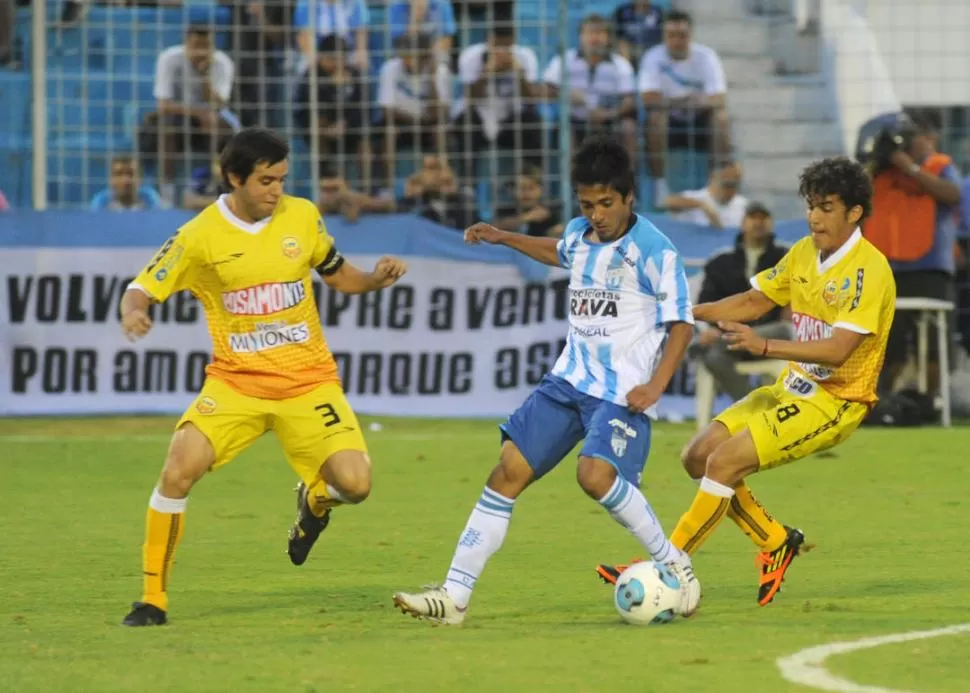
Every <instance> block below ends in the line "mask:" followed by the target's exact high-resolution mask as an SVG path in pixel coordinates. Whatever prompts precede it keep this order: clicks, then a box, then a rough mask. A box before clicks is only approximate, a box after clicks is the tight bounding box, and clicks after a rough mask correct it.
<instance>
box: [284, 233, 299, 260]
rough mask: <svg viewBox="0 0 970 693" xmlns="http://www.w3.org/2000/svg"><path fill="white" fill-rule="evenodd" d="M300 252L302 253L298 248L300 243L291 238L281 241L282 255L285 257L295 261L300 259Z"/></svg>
mask: <svg viewBox="0 0 970 693" xmlns="http://www.w3.org/2000/svg"><path fill="white" fill-rule="evenodd" d="M301 252H303V251H302V249H301V248H300V243H299V241H297V240H296V239H295V238H293V236H287V237H286V238H284V239H283V254H284V255H285V256H286V257H288V258H290V259H291V260H295V259H297V258H298V257H300V253H301Z"/></svg>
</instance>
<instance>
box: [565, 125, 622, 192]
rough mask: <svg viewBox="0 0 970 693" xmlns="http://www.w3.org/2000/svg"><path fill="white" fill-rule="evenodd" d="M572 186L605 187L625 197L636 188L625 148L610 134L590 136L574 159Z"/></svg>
mask: <svg viewBox="0 0 970 693" xmlns="http://www.w3.org/2000/svg"><path fill="white" fill-rule="evenodd" d="M572 178H573V185H574V186H578V185H605V186H607V187H610V188H613V189H614V190H616V191H617V192H618V193H620V195H622V196H623V197H626V196H627V195H629V194H630V193H631V192H633V189H634V188H635V187H636V178H635V176H634V174H633V161H632V160H631V159H630V152H628V151H627V149H626V147H624V146H623V144H622V143H621V142H620V141H619V140H618V139H616V138H615V137H612V136H610V135H594V136H592V137H587V138H586V140H585V141H584V142H583V144H582V146H580V148H579V150H578V151H577V152H576V154H575V155H574V156H573V170H572Z"/></svg>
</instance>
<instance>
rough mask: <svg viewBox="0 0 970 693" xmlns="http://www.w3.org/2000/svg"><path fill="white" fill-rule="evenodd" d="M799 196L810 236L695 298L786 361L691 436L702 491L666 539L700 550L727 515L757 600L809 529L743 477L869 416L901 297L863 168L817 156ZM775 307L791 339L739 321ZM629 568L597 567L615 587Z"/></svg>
mask: <svg viewBox="0 0 970 693" xmlns="http://www.w3.org/2000/svg"><path fill="white" fill-rule="evenodd" d="M799 193H800V194H801V195H802V197H803V198H804V199H805V201H806V203H807V205H808V224H809V228H810V230H811V235H810V236H809V237H806V238H803V239H801V240H800V241H799V242H798V243H796V244H795V245H794V246H793V247H792V249H791V250H790V251H789V252H788V253H787V254H786V255H785V257H784V258H782V259H781V260H780V261H779V262H778V264H777V265H775V267H773V268H772V269H769V270H766V271H764V272H762V273H760V274H758V275H757V276H755V277H753V278H752V279H751V289H749V290H748V291H746V292H745V293H742V294H736V295H734V296H730V297H728V298H725V299H723V300H721V301H716V302H714V303H706V304H700V305H697V306H694V317H695V319H697V320H703V321H706V322H710V323H717V325H718V327H719V328H720V329H721V330H722V331H723V332H724V334H723V339H725V340H726V341H727V342H728V343H729V345H730V346H729V348H731V349H733V350H737V351H747V352H749V353H751V354H755V355H757V356H761V357H765V358H774V359H786V360H788V362H789V363H788V368H787V369H786V370H785V372H784V373H782V375H781V376H780V377H779V378H778V380H777V382H775V384H774V385H771V386H768V387H762V388H758V389H756V390H754V391H753V392H751V393H750V394H749V395H748V396H747V397H745V398H744V399H742V400H741V401H739V402H737V403H735V404H734V405H733V406H731V407H729V408H728V409H726V410H725V411H724V412H723V413H721V414H720V415H719V416H718V417H716V418H715V420H714V421H713V422H712V423H711V424H710V425H708V426H707V427H706V428H705V429H704V430H703V431H701V432H700V433H698V434H697V436H695V437H694V439H693V440H691V441H690V443H688V445H687V447H686V448H685V449H684V452H683V455H682V459H683V463H684V467H685V468H686V470H687V472H688V473H689V474H690V475H691V477H693V478H694V479H696V480H699V482H700V490H698V492H697V495H696V497H695V498H694V502H693V504H692V505H691V506H690V509H689V510H688V511H687V512H686V513H685V514H684V515H683V516H682V517H681V518H680V522H679V523H678V524H677V527H676V528H675V529H674V532H673V536H672V537H671V542H672V543H673V544H674V545H675V546H677V547H678V548H680V549H682V550H684V551H686V552H687V553H688V554H693V553H694V552H696V551H697V550H698V549H699V548H700V547H701V545H702V544H703V543H704V541H705V540H706V539H707V537H708V536H710V534H711V533H712V532H713V531H714V530H715V529H716V528H717V526H718V525H719V524H720V522H721V520H723V519H724V516H725V515H727V516H728V517H730V518H731V520H733V521H734V523H735V524H736V525H737V526H738V527H740V528H741V530H742V531H743V532H744V533H745V534H747V535H748V537H750V538H751V540H752V541H753V542H754V543H755V544H756V545H757V546H758V548H759V549H760V553H759V563H760V566H761V571H760V572H761V576H760V581H759V586H758V603H759V604H760V605H762V606H764V605H766V604H768V603H769V602H771V600H772V599H773V598H774V596H775V594H776V593H777V592H778V590H779V588H780V587H781V582H782V579H783V578H784V576H785V571H787V570H788V567H789V565H791V562H792V559H794V558H795V557H796V556H798V554H799V551H800V550H801V549H802V548H803V544H804V542H805V537H804V535H803V534H802V532H801V531H800V530H797V529H793V528H790V527H787V526H785V525H783V524H781V523H780V522H778V521H777V520H775V519H774V518H773V517H772V516H771V515H769V514H768V512H767V511H766V510H765V509H764V508H763V507H762V506H761V504H760V503H759V502H758V501H757V500H755V497H754V496H753V495H752V494H751V490H750V489H749V488H748V485H747V482H746V481H745V478H746V477H747V476H749V475H751V474H754V473H756V472H759V471H764V470H768V469H773V468H775V467H778V466H781V465H783V464H786V463H788V462H791V461H793V460H797V459H800V458H802V457H806V456H807V455H810V454H812V453H814V452H818V451H820V450H824V449H826V448H830V447H832V446H833V445H837V444H838V443H840V442H842V441H843V440H845V439H846V438H848V437H849V436H850V435H851V434H852V432H853V431H854V430H855V429H856V427H858V426H859V424H860V423H862V420H863V419H864V418H865V417H866V414H867V413H868V411H869V409H870V408H871V407H872V406H873V405H874V404H875V403H876V380H877V379H878V377H879V371H880V369H881V367H882V362H883V358H884V356H885V352H886V340H887V338H888V336H889V328H890V325H891V324H892V321H893V314H894V312H895V302H896V284H895V281H894V280H893V275H892V272H891V271H890V269H889V263H888V262H887V261H886V258H885V257H884V256H883V255H882V253H880V252H879V251H878V250H876V248H875V247H874V246H873V245H872V244H871V243H869V241H867V240H866V239H865V238H863V236H862V233H861V231H860V229H859V225H860V224H861V222H862V220H863V219H864V218H865V217H866V216H867V215H868V214H869V211H870V206H871V197H872V190H871V187H870V184H869V179H868V177H867V176H866V174H865V172H864V171H863V169H862V167H861V166H859V165H858V164H857V163H855V162H853V161H850V160H849V159H846V158H842V157H840V158H834V159H825V160H823V161H820V162H817V163H814V164H812V165H811V166H809V167H808V168H806V169H805V170H804V171H803V172H802V175H801V179H800V186H799ZM776 305H779V306H791V312H792V323H793V326H794V331H795V340H794V341H789V340H781V339H765V338H763V337H760V336H759V335H758V334H757V333H756V332H755V331H754V330H752V329H751V328H750V327H748V326H746V325H744V324H743V323H745V322H748V321H751V320H755V319H757V318H758V317H760V316H762V315H764V314H765V313H767V312H768V311H769V310H771V309H772V308H774V307H775V306H776ZM805 548H807V546H806V547H805ZM625 567H626V566H610V565H600V566H598V567H597V572H598V573H599V575H600V577H602V578H603V579H604V580H605V581H607V582H609V583H615V582H616V578H617V576H618V575H619V574H620V573H621V572H622V571H623V569H624V568H625Z"/></svg>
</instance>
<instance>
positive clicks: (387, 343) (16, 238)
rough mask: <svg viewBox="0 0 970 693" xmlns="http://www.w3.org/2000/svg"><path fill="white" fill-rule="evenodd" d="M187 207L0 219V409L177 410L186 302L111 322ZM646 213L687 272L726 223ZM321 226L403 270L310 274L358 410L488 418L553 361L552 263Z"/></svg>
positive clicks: (193, 326) (195, 323) (556, 311)
mask: <svg viewBox="0 0 970 693" xmlns="http://www.w3.org/2000/svg"><path fill="white" fill-rule="evenodd" d="M190 216H191V215H190V214H189V213H186V212H178V211H166V212H139V213H138V214H137V215H126V214H118V213H98V212H88V213H80V214H79V213H75V212H56V211H51V212H43V213H41V212H18V213H12V214H8V215H2V216H0V272H2V284H0V286H2V287H3V289H4V291H3V298H2V301H0V415H6V416H10V415H41V414H54V415H58V414H122V413H125V414H131V413H156V414H176V413H179V412H180V411H181V410H182V409H184V408H185V407H186V406H187V405H188V404H189V403H190V402H191V400H192V397H193V394H194V393H195V392H197V391H198V389H199V387H200V386H201V383H202V378H203V374H204V367H205V365H206V363H207V362H208V359H209V337H208V334H207V332H206V330H205V328H204V325H203V323H204V319H203V316H202V313H201V311H200V309H199V306H198V304H197V302H196V301H195V299H194V298H192V297H191V296H189V295H187V294H182V295H178V296H175V297H173V298H172V299H170V300H169V301H168V302H166V303H165V304H163V305H162V306H156V307H155V308H154V319H155V323H156V326H155V329H154V330H153V331H152V333H151V334H150V335H149V336H148V337H147V338H145V339H144V340H142V341H140V342H138V343H136V344H129V343H127V342H126V341H125V340H124V339H123V338H122V335H121V333H120V330H119V329H118V302H119V300H120V297H121V294H122V293H123V291H124V288H125V286H126V285H127V283H128V281H130V279H131V278H132V276H133V275H134V274H135V273H137V271H138V270H139V269H140V268H141V267H142V266H143V265H144V264H145V262H147V260H148V259H149V258H150V257H151V255H152V253H153V251H154V250H155V248H157V247H158V246H159V245H161V244H162V243H163V242H164V241H165V239H166V238H167V237H168V236H170V235H171V233H172V229H174V228H177V227H178V226H179V224H181V223H183V222H184V221H186V220H187V219H189V218H190ZM654 221H655V223H657V225H658V226H659V227H660V228H661V229H662V230H664V231H665V233H667V234H668V235H669V236H670V237H671V238H672V239H674V240H675V244H676V245H677V247H678V248H679V250H680V252H681V253H682V254H683V256H684V257H685V260H686V262H687V264H688V265H689V266H690V267H693V268H695V269H696V268H697V267H699V266H702V264H703V261H704V259H705V258H707V257H709V256H710V255H711V254H712V253H713V252H715V251H716V250H718V249H719V248H721V247H723V246H725V245H728V244H731V243H733V240H734V233H735V231H736V230H732V229H726V230H724V231H712V230H710V229H705V228H700V227H696V226H693V225H690V224H684V223H680V222H674V221H671V220H669V219H666V218H663V217H656V218H654ZM134 222H137V223H134ZM328 228H329V229H330V231H331V233H332V234H333V235H334V237H335V238H336V240H337V244H338V246H339V247H340V248H341V250H342V252H343V253H344V254H345V255H346V256H347V257H348V258H349V259H350V260H351V261H352V262H354V263H356V264H360V265H361V266H364V267H368V266H371V265H372V264H373V263H374V262H375V261H376V260H377V258H378V257H380V256H381V255H384V254H393V255H400V256H404V257H406V258H407V259H408V261H409V263H410V271H409V273H408V275H407V276H406V277H405V279H404V280H403V281H402V282H401V283H400V284H398V285H396V286H395V287H392V288H391V289H387V290H385V291H383V292H381V293H379V294H372V295H368V296H354V297H347V296H343V295H341V294H337V293H334V292H328V291H327V290H326V289H325V287H324V286H323V285H322V284H319V283H317V284H315V289H316V294H317V299H318V306H319V308H320V315H321V319H322V322H323V326H324V331H325V334H326V336H327V339H328V341H329V343H330V346H331V348H332V349H333V351H334V353H335V355H336V356H337V359H338V363H339V365H340V367H341V373H342V376H343V378H344V384H345V387H346V389H347V392H348V396H349V398H350V400H351V402H352V403H353V405H354V406H355V407H356V408H357V409H358V411H360V412H362V413H366V414H375V415H402V416H403V415H406V416H428V417H451V416H458V417H470V416H481V417H501V416H504V415H506V414H507V413H508V412H509V411H511V410H512V409H513V408H514V407H515V406H516V405H517V404H518V403H519V402H520V401H521V400H522V399H523V398H524V397H525V396H526V394H527V393H528V392H529V391H530V390H531V388H532V387H533V386H534V385H535V384H536V383H537V382H538V380H539V378H541V376H542V374H543V373H544V372H545V371H546V370H548V368H549V367H550V366H551V365H552V363H553V362H554V361H555V358H556V356H557V355H558V353H559V351H560V349H561V348H562V340H563V338H564V337H565V334H566V330H567V306H568V297H567V295H566V282H567V275H566V273H565V272H564V271H562V270H558V269H550V268H547V267H545V266H542V265H539V264H537V263H535V262H533V261H531V260H528V259H525V258H523V257H521V256H519V255H518V254H516V253H514V252H512V251H510V250H509V249H507V248H496V247H480V246H479V247H470V246H467V245H465V244H464V243H463V241H462V238H461V234H460V233H459V232H456V231H454V230H452V229H446V228H443V227H440V226H437V225H435V224H433V223H431V222H428V221H426V220H423V219H420V218H417V217H414V216H407V215H393V216H387V217H371V218H364V219H362V220H361V221H360V222H359V223H357V224H348V223H346V222H344V221H343V220H341V219H334V220H332V221H330V222H328ZM776 231H777V234H778V236H779V238H780V239H782V240H785V241H788V242H792V241H794V240H796V239H797V238H799V237H801V236H803V235H804V234H805V233H806V225H805V222H804V221H791V222H784V223H780V224H778V226H777V229H776ZM692 374H693V366H692V364H687V365H686V366H685V368H684V369H683V371H682V373H681V374H680V375H679V376H678V378H676V380H675V382H674V383H673V384H672V385H671V389H670V391H669V393H668V396H667V397H665V398H664V400H663V401H662V402H661V405H660V413H661V416H663V417H664V418H671V419H684V418H689V417H691V416H692V414H693V376H692ZM720 404H721V405H723V404H725V402H721V403H720Z"/></svg>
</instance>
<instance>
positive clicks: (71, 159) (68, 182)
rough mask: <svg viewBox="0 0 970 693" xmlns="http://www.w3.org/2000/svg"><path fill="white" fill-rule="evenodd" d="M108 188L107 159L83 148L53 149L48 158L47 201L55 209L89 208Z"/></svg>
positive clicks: (103, 155) (100, 154)
mask: <svg viewBox="0 0 970 693" xmlns="http://www.w3.org/2000/svg"><path fill="white" fill-rule="evenodd" d="M107 185H108V157H107V156H106V155H105V154H104V153H103V151H102V152H98V151H92V150H86V149H84V148H80V147H79V148H68V147H66V146H65V147H59V148H57V149H54V148H51V149H50V150H49V151H48V155H47V199H48V202H49V203H50V204H51V205H54V206H86V205H87V204H88V203H89V202H90V201H91V198H92V197H94V196H95V195H96V194H97V193H98V192H100V191H101V190H103V189H104V188H105V187H107Z"/></svg>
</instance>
